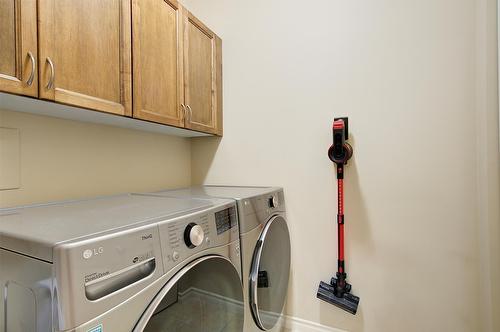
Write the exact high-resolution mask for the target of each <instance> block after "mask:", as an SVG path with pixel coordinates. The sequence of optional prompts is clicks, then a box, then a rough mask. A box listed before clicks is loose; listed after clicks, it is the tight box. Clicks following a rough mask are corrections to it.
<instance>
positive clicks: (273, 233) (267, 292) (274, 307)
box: [249, 216, 290, 330]
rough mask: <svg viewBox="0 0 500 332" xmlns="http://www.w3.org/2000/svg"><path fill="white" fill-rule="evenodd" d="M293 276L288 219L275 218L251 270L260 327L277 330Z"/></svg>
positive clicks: (252, 294)
mask: <svg viewBox="0 0 500 332" xmlns="http://www.w3.org/2000/svg"><path fill="white" fill-rule="evenodd" d="M289 274H290V234H289V233H288V227H287V225H286V220H285V219H284V218H283V217H282V216H274V217H273V218H271V220H269V221H268V222H267V223H266V225H265V226H264V229H263V230H262V233H261V234H260V237H259V240H258V242H257V246H256V247H255V251H254V255H253V259H252V267H251V270H250V283H249V292H250V294H249V295H250V308H251V311H252V315H253V318H254V320H255V323H256V324H257V326H259V327H260V328H261V329H262V330H269V329H271V328H273V327H274V326H275V325H276V323H277V322H278V320H279V319H280V317H281V312H282V311H283V306H284V304H285V299H286V293H287V288H288V277H289Z"/></svg>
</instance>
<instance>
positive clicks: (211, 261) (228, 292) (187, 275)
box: [134, 255, 244, 332]
mask: <svg viewBox="0 0 500 332" xmlns="http://www.w3.org/2000/svg"><path fill="white" fill-rule="evenodd" d="M243 317H244V311H243V290H242V285H241V279H240V276H239V274H238V272H237V270H236V269H235V267H234V265H233V264H232V263H231V262H230V261H229V260H228V259H226V258H224V257H221V256H215V255H210V256H205V257H202V258H199V259H197V260H195V261H193V262H191V263H189V264H188V265H187V266H186V267H184V268H183V269H182V270H180V271H179V272H178V273H177V274H176V275H175V276H174V277H172V279H170V280H169V281H168V282H167V284H165V286H164V287H163V288H162V290H161V291H160V292H159V293H158V295H157V296H156V297H155V298H154V300H153V301H152V302H151V304H150V305H149V307H148V308H147V309H146V311H145V312H144V314H143V316H142V318H141V319H140V320H139V322H138V323H137V325H136V327H135V329H134V332H139V331H145V332H174V331H175V332H184V331H185V332H202V331H203V332H219V331H234V332H241V331H243Z"/></svg>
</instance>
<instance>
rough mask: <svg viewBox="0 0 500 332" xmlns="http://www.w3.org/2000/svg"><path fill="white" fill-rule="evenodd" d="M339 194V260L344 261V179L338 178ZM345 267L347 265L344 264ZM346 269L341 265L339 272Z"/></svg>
mask: <svg viewBox="0 0 500 332" xmlns="http://www.w3.org/2000/svg"><path fill="white" fill-rule="evenodd" d="M337 195H338V198H337V200H338V211H337V225H338V227H337V231H338V237H339V241H338V253H339V261H344V180H343V179H338V180H337ZM344 269H345V266H344ZM344 269H343V268H342V267H339V272H340V273H343V272H344Z"/></svg>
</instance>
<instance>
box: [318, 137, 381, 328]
mask: <svg viewBox="0 0 500 332" xmlns="http://www.w3.org/2000/svg"><path fill="white" fill-rule="evenodd" d="M349 136H350V137H349V143H350V144H351V145H352V146H353V149H354V155H353V158H352V159H351V160H350V161H349V163H348V165H347V166H346V168H345V179H344V190H345V198H344V199H345V220H346V221H345V236H346V243H345V246H346V269H347V275H348V276H347V278H348V282H349V283H351V284H352V285H353V291H352V293H353V294H354V295H357V296H359V297H360V298H361V301H360V304H359V307H358V311H357V313H356V315H354V316H353V315H351V314H350V313H348V312H346V311H344V310H342V309H339V308H337V307H336V306H334V305H332V304H329V303H326V302H324V301H321V300H319V299H318V301H319V302H320V312H319V315H320V317H319V322H320V324H322V325H326V326H331V327H336V328H339V329H342V330H347V331H353V332H354V331H363V330H364V311H363V307H364V304H365V303H367V302H368V301H369V298H368V297H367V296H364V295H366V293H364V292H363V285H361V281H362V278H365V277H366V276H361V275H358V274H357V273H356V272H353V271H356V270H361V269H358V268H356V265H358V266H359V264H362V262H361V261H360V260H359V259H358V258H361V257H366V255H367V254H369V253H370V252H373V251H374V250H375V246H374V243H373V239H372V230H371V226H370V220H369V217H368V213H367V209H366V205H365V203H364V202H365V199H364V197H363V193H362V191H361V185H360V178H359V173H358V168H357V164H356V146H355V139H354V137H353V135H352V134H351V135H349ZM331 169H332V173H331V174H332V179H333V180H332V183H335V185H336V177H335V174H336V166H335V165H334V164H333V163H332V166H331ZM336 198H337V197H336V196H335V198H334V199H336ZM334 210H335V211H334V214H335V215H336V213H337V211H336V206H335V208H334ZM332 222H335V219H333V220H332ZM335 229H336V227H335ZM332 237H334V238H335V240H334V241H332V243H334V244H335V245H336V244H337V233H334V234H332ZM331 257H332V259H334V260H335V264H334V266H335V268H336V267H337V264H336V262H337V256H336V250H332V255H331ZM335 272H336V271H332V276H333V275H335ZM325 281H329V280H325ZM315 287H317V285H315Z"/></svg>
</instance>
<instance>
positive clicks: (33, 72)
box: [26, 52, 36, 86]
mask: <svg viewBox="0 0 500 332" xmlns="http://www.w3.org/2000/svg"><path fill="white" fill-rule="evenodd" d="M28 56H29V57H30V61H31V74H30V77H28V80H27V81H26V84H28V86H31V84H33V79H34V78H35V70H36V61H35V57H34V56H33V53H31V52H28Z"/></svg>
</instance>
